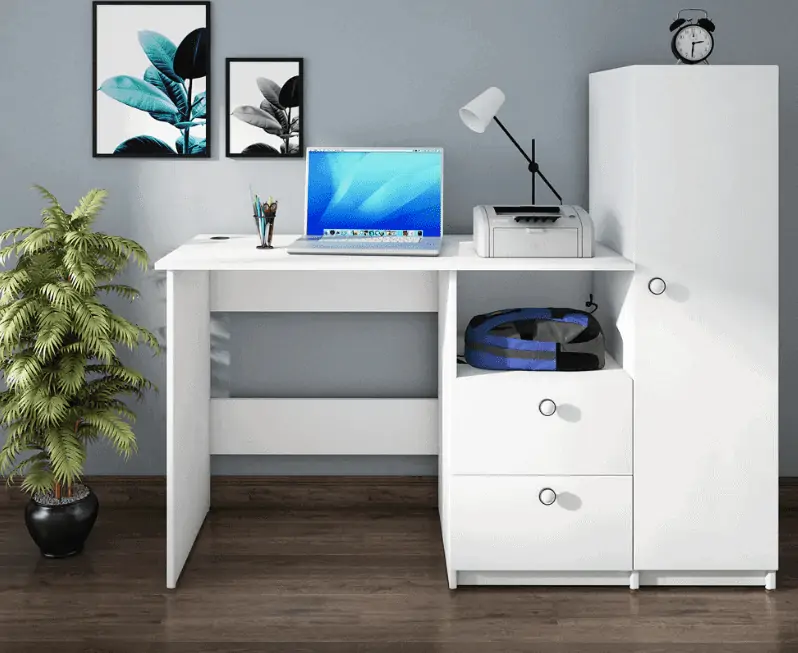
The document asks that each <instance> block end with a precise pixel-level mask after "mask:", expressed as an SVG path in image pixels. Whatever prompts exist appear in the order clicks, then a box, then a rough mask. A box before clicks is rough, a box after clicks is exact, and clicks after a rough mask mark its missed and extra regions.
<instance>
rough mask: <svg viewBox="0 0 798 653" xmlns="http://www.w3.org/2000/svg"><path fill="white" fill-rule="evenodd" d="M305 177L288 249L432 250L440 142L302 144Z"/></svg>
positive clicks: (436, 245) (439, 213)
mask: <svg viewBox="0 0 798 653" xmlns="http://www.w3.org/2000/svg"><path fill="white" fill-rule="evenodd" d="M306 180H307V184H306V190H305V236H303V237H302V238H300V239H298V240H297V241H296V242H294V243H293V244H292V245H290V246H289V247H288V253H289V254H348V255H351V254H376V255H396V256H437V255H438V254H440V251H441V243H442V240H441V235H442V234H441V231H442V227H443V150H442V149H440V148H418V147H414V148H368V149H367V148H322V147H318V148H308V150H307V176H306Z"/></svg>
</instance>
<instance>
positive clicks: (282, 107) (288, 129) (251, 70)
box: [226, 57, 305, 159]
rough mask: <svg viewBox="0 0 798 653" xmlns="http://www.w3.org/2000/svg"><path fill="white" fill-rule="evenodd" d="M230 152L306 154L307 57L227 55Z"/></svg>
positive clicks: (234, 154) (283, 155) (266, 155)
mask: <svg viewBox="0 0 798 653" xmlns="http://www.w3.org/2000/svg"><path fill="white" fill-rule="evenodd" d="M226 63H227V130H226V134H227V141H226V144H227V152H226V153H227V156H229V157H231V158H236V157H256V158H257V157H263V158H284V159H294V158H302V157H303V156H305V152H304V149H303V127H304V124H305V116H304V112H303V109H304V103H303V95H304V93H303V90H302V89H303V83H304V76H303V71H302V68H303V59H302V58H301V57H300V58H298V59H297V58H295V59H283V58H254V59H253V58H246V59H227V61H226Z"/></svg>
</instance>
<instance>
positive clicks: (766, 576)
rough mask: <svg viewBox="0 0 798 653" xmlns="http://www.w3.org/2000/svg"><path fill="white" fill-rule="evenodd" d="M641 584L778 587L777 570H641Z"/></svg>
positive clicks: (662, 585) (660, 585) (772, 588)
mask: <svg viewBox="0 0 798 653" xmlns="http://www.w3.org/2000/svg"><path fill="white" fill-rule="evenodd" d="M640 585H648V586H655V587H656V586H659V587H665V586H674V585H676V586H679V585H682V586H689V585H695V586H703V587H709V586H719V585H728V586H753V587H756V586H759V587H764V588H765V589H768V590H774V589H776V572H775V571H641V572H640Z"/></svg>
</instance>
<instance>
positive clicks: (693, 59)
mask: <svg viewBox="0 0 798 653" xmlns="http://www.w3.org/2000/svg"><path fill="white" fill-rule="evenodd" d="M714 46H715V42H714V40H713V39H712V34H710V33H709V32H708V31H707V30H705V29H704V28H703V27H701V26H699V25H685V26H684V27H682V28H681V29H680V30H679V31H678V32H676V35H675V36H674V37H673V51H674V54H675V55H676V56H677V57H679V58H680V59H681V60H682V61H685V62H687V63H699V62H700V61H704V59H706V58H707V57H708V56H709V55H710V54H712V48H713V47H714Z"/></svg>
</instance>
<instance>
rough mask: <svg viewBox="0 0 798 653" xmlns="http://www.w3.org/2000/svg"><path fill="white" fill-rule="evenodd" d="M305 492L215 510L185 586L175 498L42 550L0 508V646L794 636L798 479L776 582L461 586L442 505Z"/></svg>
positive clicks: (437, 647)
mask: <svg viewBox="0 0 798 653" xmlns="http://www.w3.org/2000/svg"><path fill="white" fill-rule="evenodd" d="M367 486H368V484H367V482H365V481H364V483H363V485H362V486H361V487H367ZM301 492H304V493H305V494H304V497H306V498H308V497H312V496H314V494H313V492H311V491H310V490H301ZM269 496H272V497H273V496H279V493H278V494H276V495H269ZM361 496H364V495H363V493H362V492H361ZM304 500H305V499H302V500H301V501H298V502H291V501H287V502H286V503H285V504H281V505H280V506H279V508H272V509H269V508H250V509H246V510H242V509H236V510H224V509H218V508H215V509H214V510H212V511H211V513H210V515H209V516H208V520H207V522H206V524H205V527H204V528H203V530H202V532H201V534H200V537H199V540H198V542H197V544H196V546H195V549H194V551H193V553H192V555H191V558H190V559H189V563H188V566H187V568H186V570H185V572H184V575H183V578H182V580H181V584H180V587H179V589H178V590H176V591H167V590H165V589H164V582H165V578H164V557H165V556H164V535H165V518H164V512H163V511H162V510H154V509H153V510H138V509H130V508H121V507H119V506H113V505H112V506H103V508H102V509H101V515H100V519H99V521H98V523H97V526H96V528H95V531H94V533H93V534H92V537H91V539H90V540H89V543H88V546H87V548H86V551H85V553H84V555H82V556H79V557H76V558H72V559H69V560H60V561H54V560H45V559H43V558H41V557H39V556H38V555H37V551H36V549H35V547H34V546H33V544H32V543H31V541H30V539H29V537H28V534H27V532H26V530H25V526H24V523H23V520H22V511H21V508H20V507H14V508H13V509H6V510H0V653H5V651H9V652H12V651H13V652H14V653H26V652H28V651H30V652H31V653H32V652H33V651H35V652H36V653H41V651H49V650H57V651H59V653H71V652H73V651H74V652H77V651H81V652H84V651H94V652H100V651H108V652H112V651H113V652H117V651H118V652H120V653H127V652H130V653H133V652H134V651H135V653H142V652H143V653H146V652H148V651H168V652H173V653H182V652H185V653H189V652H191V653H195V652H199V653H202V652H204V651H219V652H221V653H233V652H238V653H243V652H247V651H266V652H270V651H290V652H292V653H293V652H302V651H318V652H320V653H325V652H326V653H339V652H340V653H343V652H347V653H348V652H351V651H355V652H357V651H364V652H365V651H369V652H371V651H376V652H383V653H421V652H426V651H430V652H435V653H447V652H451V653H455V652H456V653H472V652H473V653H477V652H479V653H483V652H486V653H492V652H494V651H495V652H497V653H498V652H499V651H501V652H503V653H504V652H507V653H513V652H521V651H540V652H542V653H547V652H555V651H557V652H562V653H573V652H579V651H585V652H591V651H596V652H598V651H602V652H603V651H612V652H619V653H624V652H625V651H641V652H646V653H654V652H660V651H663V652H664V651H673V650H679V651H692V652H695V653H704V652H706V653H710V652H711V653H719V652H721V651H723V652H727V651H728V652H731V653H748V652H752V653H753V652H754V651H756V652H760V651H774V652H775V651H780V652H783V651H798V485H791V484H785V485H784V486H783V487H782V505H781V528H780V530H781V563H780V564H781V570H780V572H779V578H778V580H779V589H778V590H777V591H776V592H772V593H767V592H764V591H763V590H762V589H759V588H750V589H749V588H728V589H727V588H718V589H707V588H667V589H646V588H644V589H643V590H641V591H640V592H629V591H628V590H627V589H625V588H621V587H618V588H565V587H563V588H463V589H461V590H458V591H456V592H450V591H449V590H448V588H447V586H446V579H445V572H444V568H443V552H442V545H441V538H440V530H439V528H440V527H439V523H438V516H437V513H436V511H435V510H430V509H423V508H420V507H417V504H416V503H414V502H413V501H411V502H409V505H410V506H411V508H409V509H402V508H401V507H399V506H397V505H396V504H394V505H391V503H390V501H391V500H392V499H388V500H385V501H378V502H374V503H371V504H370V503H368V502H366V504H365V505H364V504H363V503H362V502H360V503H356V502H353V505H356V506H357V507H356V509H352V510H332V509H329V508H319V507H318V506H316V507H314V508H313V509H308V510H303V509H301V506H302V505H305V504H304V503H303V501H304ZM369 505H374V506H377V507H375V508H369V507H368V506H369ZM413 506H416V507H413Z"/></svg>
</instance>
